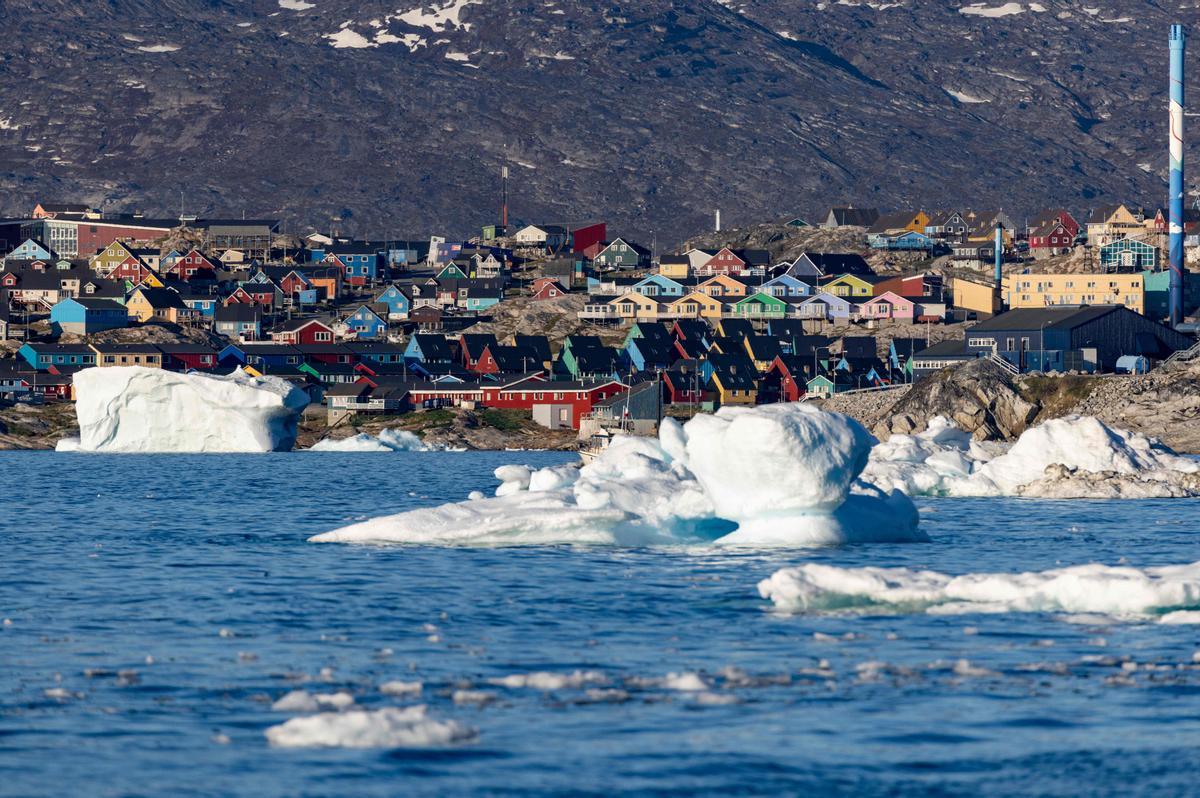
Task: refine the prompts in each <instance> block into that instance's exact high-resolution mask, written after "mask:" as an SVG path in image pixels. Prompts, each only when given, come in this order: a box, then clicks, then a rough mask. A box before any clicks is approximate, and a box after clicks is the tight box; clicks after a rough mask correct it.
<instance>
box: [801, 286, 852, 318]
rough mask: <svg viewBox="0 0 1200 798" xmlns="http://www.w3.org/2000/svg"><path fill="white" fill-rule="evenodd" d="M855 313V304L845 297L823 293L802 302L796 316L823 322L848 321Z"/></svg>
mask: <svg viewBox="0 0 1200 798" xmlns="http://www.w3.org/2000/svg"><path fill="white" fill-rule="evenodd" d="M853 313H854V304H853V303H852V302H850V301H849V300H848V299H846V298H845V297H840V296H835V295H833V294H829V293H826V292H824V291H822V292H821V293H819V294H816V295H814V296H812V297H809V298H808V299H806V300H804V301H803V302H801V303H800V304H799V305H797V306H796V308H795V314H796V316H797V317H798V318H801V319H820V320H823V321H846V320H848V319H849V318H850V317H851V316H852V315H853Z"/></svg>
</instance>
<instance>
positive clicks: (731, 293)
mask: <svg viewBox="0 0 1200 798" xmlns="http://www.w3.org/2000/svg"><path fill="white" fill-rule="evenodd" d="M696 290H697V291H699V292H700V293H702V294H708V295H709V296H713V297H717V298H718V299H723V300H725V301H726V302H732V301H733V300H734V299H740V298H741V297H744V296H746V295H747V294H749V293H750V289H749V287H748V286H747V285H746V284H745V283H743V282H742V281H741V280H735V279H734V278H732V277H730V276H729V275H727V274H718V275H716V276H714V277H710V278H708V279H707V280H705V281H704V282H702V283H700V284H699V285H698V286H696Z"/></svg>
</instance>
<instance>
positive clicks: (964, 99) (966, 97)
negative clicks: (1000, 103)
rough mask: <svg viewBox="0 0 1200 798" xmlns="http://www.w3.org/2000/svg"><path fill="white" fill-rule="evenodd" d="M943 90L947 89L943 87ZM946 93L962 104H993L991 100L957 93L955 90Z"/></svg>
mask: <svg viewBox="0 0 1200 798" xmlns="http://www.w3.org/2000/svg"><path fill="white" fill-rule="evenodd" d="M942 88H945V87H944V86H943V87H942ZM946 93H947V94H949V95H950V96H951V97H953V98H954V99H956V100H958V101H959V102H960V103H968V104H973V103H990V102H991V100H988V99H986V98H983V97H976V96H975V95H974V94H967V93H966V92H965V91H955V90H954V89H946Z"/></svg>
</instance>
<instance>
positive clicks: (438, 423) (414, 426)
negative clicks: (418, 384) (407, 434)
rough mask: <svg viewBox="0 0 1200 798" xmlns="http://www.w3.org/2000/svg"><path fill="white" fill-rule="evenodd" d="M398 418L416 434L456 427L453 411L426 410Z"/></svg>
mask: <svg viewBox="0 0 1200 798" xmlns="http://www.w3.org/2000/svg"><path fill="white" fill-rule="evenodd" d="M397 418H398V420H399V421H401V425H402V426H403V427H404V428H405V429H407V430H410V431H414V432H420V431H422V430H427V429H440V428H442V427H450V426H453V425H454V412H453V411H451V410H425V411H420V412H415V413H409V414H408V415H406V416H398V417H397Z"/></svg>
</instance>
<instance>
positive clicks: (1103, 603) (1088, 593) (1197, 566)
mask: <svg viewBox="0 0 1200 798" xmlns="http://www.w3.org/2000/svg"><path fill="white" fill-rule="evenodd" d="M758 592H759V595H761V596H762V597H763V598H765V599H770V600H771V601H772V602H773V603H774V604H775V607H776V608H777V609H779V610H780V611H783V612H789V613H802V612H829V611H839V610H847V609H851V608H859V609H865V608H872V609H874V610H876V611H878V610H880V609H890V610H891V611H894V612H927V613H931V614H962V613H980V612H992V613H995V612H1067V613H1102V614H1106V615H1114V616H1140V617H1155V616H1164V617H1165V616H1166V615H1168V614H1170V613H1172V612H1176V611H1181V610H1192V609H1196V608H1198V607H1200V562H1197V563H1191V564H1188V565H1166V566H1160V567H1157V568H1131V567H1125V566H1110V565H1102V564H1099V563H1090V564H1087V565H1075V566H1071V567H1069V568H1055V569H1052V570H1049V571H1033V572H1026V573H1010V574H1008V573H978V574H963V575H961V576H950V575H948V574H943V573H939V572H937V571H916V570H912V569H909V568H875V567H867V568H839V567H837V566H833V565H822V564H818V563H806V564H804V565H801V566H799V567H796V568H784V569H782V570H779V571H776V572H775V573H773V574H772V575H771V576H770V577H769V578H767V579H764V580H762V581H761V582H759V583H758ZM1176 617H1178V616H1176Z"/></svg>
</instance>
